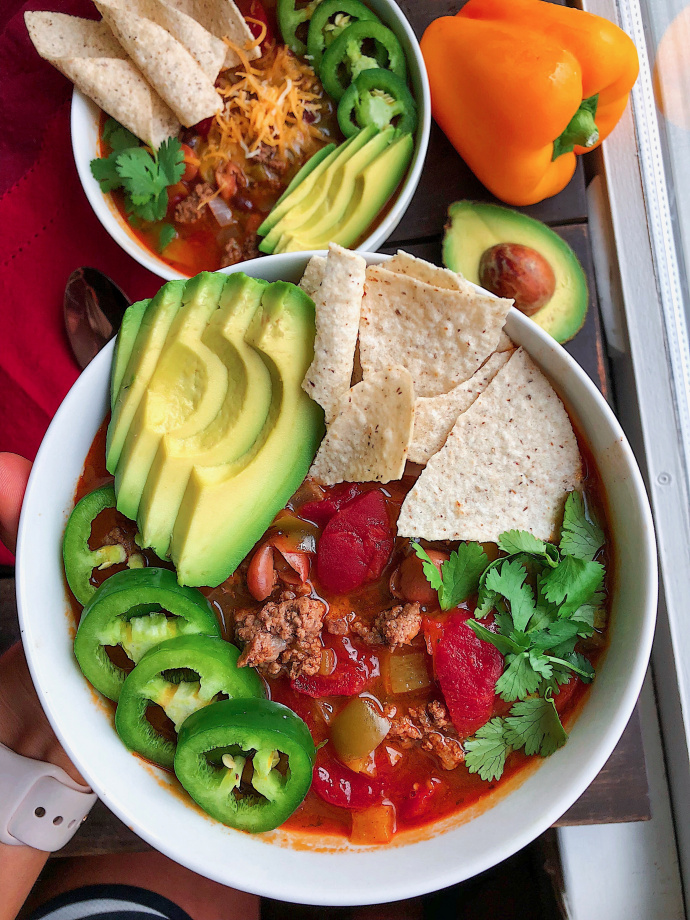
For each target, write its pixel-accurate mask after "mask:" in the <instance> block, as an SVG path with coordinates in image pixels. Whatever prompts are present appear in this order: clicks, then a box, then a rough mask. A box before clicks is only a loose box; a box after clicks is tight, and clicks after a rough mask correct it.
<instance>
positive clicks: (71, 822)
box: [67, 818, 77, 830]
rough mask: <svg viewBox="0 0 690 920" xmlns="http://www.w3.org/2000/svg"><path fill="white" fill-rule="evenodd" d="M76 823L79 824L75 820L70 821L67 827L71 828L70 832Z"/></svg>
mask: <svg viewBox="0 0 690 920" xmlns="http://www.w3.org/2000/svg"><path fill="white" fill-rule="evenodd" d="M76 823H77V822H76V821H75V820H74V818H72V820H71V821H70V823H69V824H68V825H67V827H68V828H69V830H72V828H73V827H74V825H75V824H76Z"/></svg>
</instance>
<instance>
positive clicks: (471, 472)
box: [398, 348, 583, 543]
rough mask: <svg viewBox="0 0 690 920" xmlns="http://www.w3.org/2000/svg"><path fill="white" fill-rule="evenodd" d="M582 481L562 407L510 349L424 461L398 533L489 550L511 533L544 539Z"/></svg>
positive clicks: (522, 356) (523, 356)
mask: <svg viewBox="0 0 690 920" xmlns="http://www.w3.org/2000/svg"><path fill="white" fill-rule="evenodd" d="M582 475H583V472H582V460H581V457H580V452H579V450H578V446H577V440H576V439H575V434H574V433H573V428H572V425H571V424H570V419H569V418H568V413H567V412H566V411H565V407H564V406H563V403H562V402H561V400H560V399H559V397H558V395H557V394H556V392H555V390H554V389H553V387H552V386H551V384H550V383H549V381H548V380H547V379H546V377H545V376H544V375H543V374H542V372H541V371H540V370H539V368H538V367H537V366H536V364H535V363H534V362H533V361H532V359H531V358H530V357H529V355H528V354H527V352H526V351H525V350H524V349H523V348H518V349H517V351H516V352H514V354H513V355H512V356H511V358H510V360H509V361H508V362H507V364H506V365H505V366H504V367H503V368H502V369H501V370H500V371H499V373H498V374H497V375H496V376H495V377H494V379H493V380H492V382H491V383H490V384H489V386H488V387H487V388H486V390H485V391H484V392H483V393H482V394H481V395H480V396H479V397H478V398H477V399H476V400H475V402H474V403H473V404H472V405H471V406H470V408H469V409H467V411H466V412H463V414H462V415H461V416H460V417H459V418H458V420H457V422H456V423H455V425H454V427H453V430H452V431H451V433H450V434H449V436H448V439H447V440H446V443H445V445H444V446H443V447H442V448H441V450H440V451H439V452H438V453H437V454H435V455H434V456H433V457H432V458H431V459H430V460H429V462H428V464H427V466H426V469H425V470H424V471H423V472H422V474H421V475H420V477H419V479H418V480H417V482H416V483H415V485H414V487H413V488H412V490H411V491H410V492H409V494H408V496H407V498H406V499H405V501H404V502H403V506H402V508H401V511H400V517H399V519H398V533H399V534H400V536H405V537H420V538H423V539H426V540H477V541H478V542H480V543H484V542H491V543H495V542H496V541H497V540H498V537H499V535H500V534H502V533H503V532H504V531H506V530H512V529H516V530H527V531H529V532H530V533H531V534H533V535H534V536H535V537H538V538H539V539H541V540H552V539H554V538H555V537H556V535H557V533H558V527H559V525H560V522H561V518H562V514H563V504H564V501H565V497H566V494H567V493H568V492H571V491H572V490H573V489H578V490H579V489H581V488H582Z"/></svg>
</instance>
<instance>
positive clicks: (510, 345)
mask: <svg viewBox="0 0 690 920" xmlns="http://www.w3.org/2000/svg"><path fill="white" fill-rule="evenodd" d="M514 348H515V342H514V341H513V340H512V339H511V338H510V336H509V335H508V333H507V332H506V331H505V329H502V330H501V334H500V336H499V337H498V345H497V346H496V351H497V352H506V351H512V350H513V349H514Z"/></svg>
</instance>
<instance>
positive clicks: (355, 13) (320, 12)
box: [307, 0, 380, 71]
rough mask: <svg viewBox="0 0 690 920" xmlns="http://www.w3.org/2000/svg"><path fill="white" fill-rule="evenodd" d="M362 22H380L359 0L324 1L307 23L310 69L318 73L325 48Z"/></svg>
mask: <svg viewBox="0 0 690 920" xmlns="http://www.w3.org/2000/svg"><path fill="white" fill-rule="evenodd" d="M362 21H365V22H380V19H379V18H378V16H377V15H376V13H372V11H371V10H370V9H369V8H368V7H366V6H365V5H364V4H363V3H360V0H324V2H323V3H321V4H320V5H319V7H318V8H317V9H316V10H315V11H314V13H313V15H312V17H311V21H310V22H309V34H308V36H307V55H308V57H309V63H310V64H311V65H312V67H313V68H314V69H315V70H317V71H318V69H319V64H320V63H321V58H322V57H323V53H324V51H325V50H326V48H327V47H328V46H329V45H330V44H331V43H332V42H333V41H334V40H335V39H336V38H337V37H338V36H339V35H340V33H341V32H344V31H345V29H347V27H348V26H350V25H352V23H353V22H362Z"/></svg>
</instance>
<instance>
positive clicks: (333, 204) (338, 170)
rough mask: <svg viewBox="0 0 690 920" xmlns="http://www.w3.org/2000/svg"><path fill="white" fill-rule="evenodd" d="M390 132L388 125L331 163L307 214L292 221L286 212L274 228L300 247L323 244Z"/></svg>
mask: <svg viewBox="0 0 690 920" xmlns="http://www.w3.org/2000/svg"><path fill="white" fill-rule="evenodd" d="M394 135H395V128H394V127H393V126H392V125H388V127H386V128H384V130H383V131H381V132H380V133H379V134H377V135H376V136H375V137H372V139H371V140H370V141H367V143H366V144H365V145H364V146H363V147H362V148H361V149H360V150H358V151H357V152H356V153H354V154H353V155H352V156H351V157H349V158H348V159H347V160H345V161H342V162H340V163H339V164H338V165H337V166H334V167H333V168H332V169H333V171H332V174H331V175H330V176H328V175H324V176H323V182H322V184H321V186H320V188H319V190H318V191H316V195H317V196H318V197H319V206H318V207H317V208H315V209H314V210H313V211H312V213H311V216H310V217H308V218H307V219H306V220H304V221H302V222H299V223H298V222H296V221H293V219H292V214H288V215H286V216H285V217H284V218H283V219H282V220H280V221H278V223H277V224H276V225H275V227H274V228H273V229H274V231H276V232H277V231H278V230H281V229H282V230H283V232H285V231H287V232H288V233H289V234H290V235H291V236H293V237H294V238H295V239H298V240H299V241H300V243H302V244H303V245H302V246H301V247H300V248H301V249H311V248H319V247H318V246H314V247H312V241H321V244H322V246H323V247H327V246H328V243H329V241H330V240H332V239H334V237H333V233H332V228H333V227H336V226H337V225H338V223H339V222H340V221H341V220H342V218H343V215H344V214H345V213H346V211H347V209H348V207H349V206H350V205H351V203H352V200H353V197H354V194H355V183H356V182H357V177H358V176H360V175H362V173H363V172H364V171H365V170H366V169H367V168H368V167H369V166H370V165H371V164H372V163H373V162H374V161H375V160H376V159H377V158H378V157H379V156H380V154H381V153H383V151H384V150H385V149H386V147H388V146H389V145H390V143H391V141H392V140H393V137H394ZM396 184H397V183H396ZM285 251H286V250H285V249H283V252H285Z"/></svg>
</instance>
